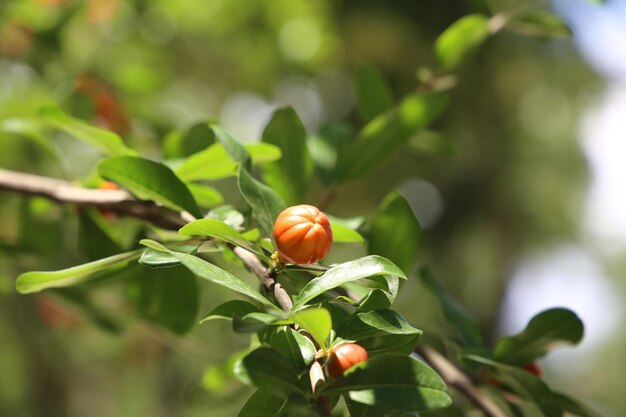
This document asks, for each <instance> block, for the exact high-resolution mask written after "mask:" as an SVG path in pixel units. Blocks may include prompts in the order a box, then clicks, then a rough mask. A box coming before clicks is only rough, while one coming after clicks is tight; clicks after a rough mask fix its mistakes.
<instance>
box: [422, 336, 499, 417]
mask: <svg viewBox="0 0 626 417" xmlns="http://www.w3.org/2000/svg"><path fill="white" fill-rule="evenodd" d="M416 352H417V353H418V354H419V355H420V356H421V357H422V358H423V359H424V360H425V361H426V362H428V364H429V365H430V366H432V367H433V369H434V370H435V371H437V373H438V374H439V375H440V376H441V378H443V380H444V381H445V382H446V384H448V385H449V386H451V387H454V388H455V389H457V390H458V391H459V392H460V393H461V394H463V395H464V396H465V397H467V399H469V400H470V401H471V402H472V403H473V404H474V405H475V406H476V407H478V408H479V409H480V410H481V411H482V412H483V413H484V414H485V416H487V417H507V415H506V414H505V413H504V412H503V411H502V410H501V409H500V407H499V406H498V405H497V404H496V403H495V402H494V401H493V400H492V399H491V398H489V397H488V396H487V395H485V394H484V393H483V392H482V391H480V389H478V387H477V386H476V385H474V383H473V382H472V380H471V379H470V378H469V377H468V376H467V375H465V373H463V371H461V370H460V369H458V368H457V367H456V366H454V364H453V363H452V362H450V361H449V360H448V359H447V358H446V357H445V356H443V355H442V354H440V353H439V352H437V351H436V350H435V349H433V348H431V347H429V346H420V347H418V348H417V349H416Z"/></svg>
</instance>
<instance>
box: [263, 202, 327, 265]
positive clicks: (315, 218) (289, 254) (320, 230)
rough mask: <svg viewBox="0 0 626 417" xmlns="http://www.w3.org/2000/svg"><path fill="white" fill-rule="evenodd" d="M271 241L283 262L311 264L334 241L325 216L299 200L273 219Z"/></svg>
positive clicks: (324, 254)
mask: <svg viewBox="0 0 626 417" xmlns="http://www.w3.org/2000/svg"><path fill="white" fill-rule="evenodd" d="M274 241H275V242H276V250H277V252H278V260H279V261H280V262H282V263H293V264H312V263H315V262H317V261H319V260H320V259H322V258H324V256H326V254H327V253H328V251H329V250H330V247H331V245H332V243H333V233H332V231H331V230H330V222H329V221H328V217H326V215H325V214H324V213H322V212H321V211H320V210H319V209H318V208H317V207H314V206H309V205H306V204H302V205H299V206H292V207H289V208H287V209H285V210H284V211H283V212H282V213H280V214H279V215H278V218H277V219H276V222H275V223H274Z"/></svg>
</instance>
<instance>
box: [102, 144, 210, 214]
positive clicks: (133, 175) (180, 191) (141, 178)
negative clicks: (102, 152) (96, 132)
mask: <svg viewBox="0 0 626 417" xmlns="http://www.w3.org/2000/svg"><path fill="white" fill-rule="evenodd" d="M98 173H99V174H100V176H102V177H103V178H107V179H109V180H111V181H113V182H116V183H118V184H120V185H121V186H123V187H125V188H127V189H128V190H129V191H130V192H131V193H133V194H134V195H136V196H137V197H139V198H141V199H146V200H154V201H156V202H159V203H161V204H163V205H164V206H166V207H169V208H171V209H173V210H176V211H183V210H186V211H188V212H189V213H191V214H192V215H193V216H195V217H202V213H201V212H200V209H199V208H198V205H197V204H196V201H195V200H194V199H193V196H192V195H191V192H189V189H188V188H187V186H186V185H185V184H184V183H183V182H182V181H181V180H180V179H179V178H178V177H177V176H176V175H175V174H174V173H173V172H172V170H170V169H169V168H168V167H166V166H165V165H163V164H160V163H158V162H154V161H151V160H148V159H143V158H136V157H133V156H117V157H112V158H108V159H105V160H103V161H101V162H100V163H99V164H98Z"/></svg>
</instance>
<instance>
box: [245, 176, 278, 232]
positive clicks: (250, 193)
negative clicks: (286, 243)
mask: <svg viewBox="0 0 626 417" xmlns="http://www.w3.org/2000/svg"><path fill="white" fill-rule="evenodd" d="M238 186H239V191H240V192H241V195H243V198H244V199H245V200H246V202H247V203H248V205H249V206H250V207H251V208H252V212H253V213H254V215H255V217H256V218H257V220H258V221H259V224H260V225H261V228H263V230H265V232H266V233H268V234H270V235H272V231H273V230H274V221H276V218H277V217H278V215H279V214H280V212H281V211H283V210H284V209H285V207H286V205H285V202H284V201H283V200H282V198H280V196H279V195H278V194H276V192H275V191H274V190H272V189H271V188H270V187H268V186H267V185H265V184H263V183H261V182H259V181H257V180H256V179H255V178H254V177H253V176H252V174H250V173H249V172H248V171H247V170H246V169H245V168H243V167H241V168H239V181H238Z"/></svg>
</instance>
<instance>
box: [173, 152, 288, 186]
mask: <svg viewBox="0 0 626 417" xmlns="http://www.w3.org/2000/svg"><path fill="white" fill-rule="evenodd" d="M242 146H243V147H244V149H245V150H246V151H247V152H248V154H249V155H250V157H251V159H252V164H253V165H258V164H263V163H267V162H272V161H276V160H278V159H280V157H281V150H280V148H278V147H276V146H274V145H270V144H267V143H253V144H247V145H242ZM238 166H239V162H237V161H234V160H233V159H232V158H231V156H230V155H229V154H228V152H227V151H226V149H225V148H224V145H222V144H221V143H215V144H213V145H211V146H209V147H208V148H206V149H204V150H202V151H200V152H197V153H195V154H193V155H191V156H190V157H188V158H187V159H185V161H184V162H183V163H182V164H181V165H180V166H179V167H178V168H176V175H178V177H179V178H180V179H182V180H183V181H187V182H188V181H198V180H217V179H221V178H226V177H233V176H236V175H237V169H238Z"/></svg>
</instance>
